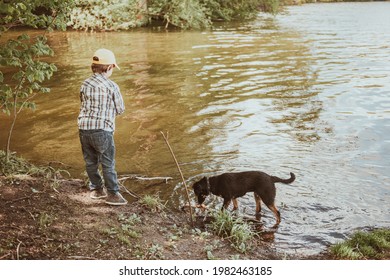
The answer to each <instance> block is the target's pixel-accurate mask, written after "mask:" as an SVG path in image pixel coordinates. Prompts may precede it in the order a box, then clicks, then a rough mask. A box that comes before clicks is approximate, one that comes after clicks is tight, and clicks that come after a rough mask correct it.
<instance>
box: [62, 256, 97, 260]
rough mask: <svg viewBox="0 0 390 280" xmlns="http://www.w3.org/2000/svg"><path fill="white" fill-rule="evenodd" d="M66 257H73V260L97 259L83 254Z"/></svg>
mask: <svg viewBox="0 0 390 280" xmlns="http://www.w3.org/2000/svg"><path fill="white" fill-rule="evenodd" d="M68 259H75V260H97V259H96V258H92V257H85V256H69V257H68Z"/></svg>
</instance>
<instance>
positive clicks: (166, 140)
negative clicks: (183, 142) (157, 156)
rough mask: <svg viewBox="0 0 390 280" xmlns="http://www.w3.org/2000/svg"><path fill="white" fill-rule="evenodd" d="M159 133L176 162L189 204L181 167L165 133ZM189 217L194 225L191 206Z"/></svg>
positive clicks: (189, 201)
mask: <svg viewBox="0 0 390 280" xmlns="http://www.w3.org/2000/svg"><path fill="white" fill-rule="evenodd" d="M160 133H161V134H162V136H163V138H164V140H165V143H166V144H167V146H168V148H169V151H170V152H171V155H172V158H173V160H174V161H175V163H176V167H177V169H178V171H179V173H180V176H181V179H182V181H183V185H184V189H185V191H186V195H187V201H188V205H191V200H190V195H189V193H188V188H187V184H186V181H185V180H184V176H183V172H181V169H180V166H179V163H178V161H177V159H176V156H175V154H174V153H173V150H172V147H171V145H169V142H168V138H167V137H166V136H165V134H164V133H163V132H162V131H160ZM190 219H191V225H192V227H194V220H193V218H192V208H191V207H190Z"/></svg>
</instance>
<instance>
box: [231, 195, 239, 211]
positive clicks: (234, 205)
mask: <svg viewBox="0 0 390 280" xmlns="http://www.w3.org/2000/svg"><path fill="white" fill-rule="evenodd" d="M232 201H233V210H232V211H236V210H237V209H238V201H237V198H233V199H232Z"/></svg>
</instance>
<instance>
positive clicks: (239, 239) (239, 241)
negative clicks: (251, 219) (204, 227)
mask: <svg viewBox="0 0 390 280" xmlns="http://www.w3.org/2000/svg"><path fill="white" fill-rule="evenodd" d="M213 218H214V220H213V222H211V225H210V226H211V230H212V231H213V232H214V233H215V234H217V235H218V236H221V237H224V238H228V239H229V240H230V241H231V243H232V245H233V247H234V248H235V249H236V250H238V251H239V252H241V253H245V252H247V251H248V250H249V249H250V248H249V244H250V242H249V241H251V240H252V238H254V237H255V235H256V233H255V231H254V230H253V229H252V227H251V225H250V224H248V223H246V222H245V221H244V220H243V219H242V218H240V217H234V216H233V215H232V214H231V213H230V212H228V211H225V210H224V211H215V212H214V214H213Z"/></svg>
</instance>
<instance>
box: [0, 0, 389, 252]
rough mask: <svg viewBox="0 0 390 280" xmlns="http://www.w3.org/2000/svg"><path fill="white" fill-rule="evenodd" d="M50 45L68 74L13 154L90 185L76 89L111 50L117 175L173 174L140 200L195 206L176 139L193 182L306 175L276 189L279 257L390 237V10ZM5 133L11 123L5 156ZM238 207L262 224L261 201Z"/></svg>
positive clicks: (306, 13)
mask: <svg viewBox="0 0 390 280" xmlns="http://www.w3.org/2000/svg"><path fill="white" fill-rule="evenodd" d="M50 43H51V44H52V45H53V48H54V50H55V52H56V56H55V57H54V58H53V61H54V62H55V63H56V64H57V66H58V68H59V71H58V72H57V73H56V74H55V76H54V78H53V79H52V80H51V81H50V86H51V87H52V93H50V94H48V95H42V96H40V97H39V98H38V99H37V100H36V102H37V105H38V109H37V110H36V111H35V112H28V111H26V112H24V113H23V115H22V116H21V117H20V119H19V120H18V124H17V127H16V131H15V133H14V141H13V143H12V149H13V150H16V151H18V153H19V154H22V155H23V156H25V157H26V158H28V159H30V160H33V161H35V162H38V163H47V162H50V161H61V162H62V163H64V164H66V165H68V166H69V167H70V170H71V171H72V174H74V175H75V176H82V175H81V174H82V172H83V160H82V156H81V151H80V144H79V141H78V136H77V135H78V134H77V125H76V118H77V114H78V108H79V100H78V91H79V87H80V84H81V82H82V81H83V80H84V79H85V78H86V77H88V75H90V70H89V63H90V60H89V59H90V56H91V54H92V53H93V52H94V51H95V49H96V48H97V47H107V48H110V49H112V50H113V51H114V52H115V53H116V54H117V61H118V63H119V66H120V67H121V70H120V71H115V72H114V74H113V76H112V79H113V80H115V81H116V82H117V83H118V84H119V86H120V88H121V90H122V94H123V96H124V99H125V103H126V113H125V114H124V115H123V116H121V117H119V118H117V130H116V133H115V137H116V145H117V151H118V153H117V158H116V159H117V169H118V172H119V173H120V174H141V175H145V176H149V177H153V176H173V177H174V180H173V181H172V182H171V183H170V184H161V185H157V186H149V187H148V186H145V184H141V183H140V182H131V183H129V187H131V189H132V190H133V191H135V192H137V193H140V194H145V193H156V192H159V194H160V196H161V197H162V198H163V199H165V200H169V202H170V205H171V206H173V207H178V206H179V205H180V204H181V203H183V201H184V192H183V189H182V186H181V184H180V177H179V176H178V172H177V170H176V166H175V164H174V162H173V161H172V158H171V155H170V153H169V151H168V148H167V146H166V145H165V142H164V141H163V139H162V137H161V134H160V131H164V132H165V133H167V132H168V133H169V141H170V143H171V145H172V147H173V149H174V151H175V154H176V157H177V158H178V160H179V161H180V163H181V168H182V170H183V173H184V175H185V177H186V178H188V183H189V184H191V183H192V182H193V181H194V180H196V179H198V178H200V177H201V176H203V175H212V174H217V173H221V172H227V171H241V170H256V169H258V170H262V171H265V172H267V173H270V174H273V175H277V176H280V177H288V174H289V172H290V171H292V172H294V173H295V174H296V176H297V180H296V181H295V182H294V183H293V184H292V185H291V186H286V185H282V184H279V185H278V186H277V197H276V205H277V207H278V208H279V210H280V212H281V215H282V223H281V225H280V227H279V229H278V231H277V232H276V233H275V239H274V243H273V244H274V246H275V248H276V249H277V250H280V251H282V252H288V253H300V254H312V253H318V252H320V251H322V250H324V249H325V248H326V246H327V245H329V244H332V243H335V242H338V241H341V240H343V239H344V238H345V237H346V236H347V235H349V234H350V233H351V232H352V231H354V230H356V229H361V228H367V227H384V226H387V227H388V226H390V211H389V210H390V206H389V205H390V204H389V201H390V176H389V163H390V157H389V154H390V136H389V132H390V122H389V119H390V102H389V101H390V87H389V81H390V64H389V57H390V3H342V4H341V3H338V4H313V5H304V6H297V7H289V8H288V13H285V14H282V15H278V16H277V17H275V18H274V17H271V16H265V15H260V16H259V19H258V20H256V21H253V22H248V23H241V24H238V25H221V26H218V27H217V28H215V29H214V30H212V31H203V32H195V31H194V32H191V31H187V32H165V31H158V30H157V31H153V30H137V31H133V32H119V33H93V34H90V33H75V32H68V33H62V32H54V33H52V34H50ZM7 125H8V122H7V119H6V118H4V116H1V125H0V132H1V137H0V144H1V145H2V146H4V143H5V135H6V127H7ZM220 203H221V200H217V203H216V204H218V205H216V207H219V205H220ZM239 203H240V206H241V207H240V209H241V211H242V212H245V213H246V214H248V215H252V214H253V213H254V211H255V209H254V202H253V196H252V195H247V196H245V197H243V198H241V199H239ZM263 211H264V216H263V218H262V221H263V222H264V224H265V227H270V226H272V225H273V223H274V218H273V216H272V214H271V212H270V211H268V209H265V208H264V210H263Z"/></svg>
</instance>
